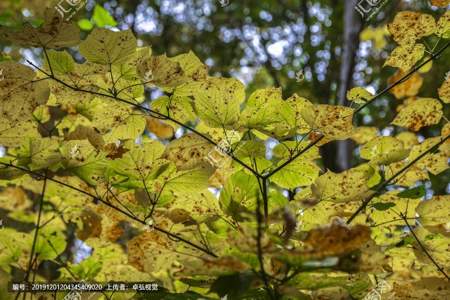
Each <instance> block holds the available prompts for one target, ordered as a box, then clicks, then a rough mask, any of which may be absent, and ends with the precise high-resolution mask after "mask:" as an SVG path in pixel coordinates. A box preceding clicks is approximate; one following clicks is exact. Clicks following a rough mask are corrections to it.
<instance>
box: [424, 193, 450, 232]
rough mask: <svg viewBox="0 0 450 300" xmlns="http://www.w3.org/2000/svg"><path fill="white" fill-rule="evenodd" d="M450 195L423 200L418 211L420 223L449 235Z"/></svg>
mask: <svg viewBox="0 0 450 300" xmlns="http://www.w3.org/2000/svg"><path fill="white" fill-rule="evenodd" d="M449 205H450V196H449V195H444V196H434V197H433V198H431V199H430V200H427V201H423V202H421V203H420V204H419V205H418V206H417V208H416V212H417V213H418V214H419V217H420V223H421V224H422V225H423V226H425V228H427V229H428V230H429V231H431V232H433V233H441V234H444V235H447V236H448V232H449V228H450V209H449V207H448V206H449Z"/></svg>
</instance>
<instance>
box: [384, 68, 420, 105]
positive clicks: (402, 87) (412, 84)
mask: <svg viewBox="0 0 450 300" xmlns="http://www.w3.org/2000/svg"><path fill="white" fill-rule="evenodd" d="M404 76H405V73H403V72H402V71H401V70H398V71H397V73H395V74H394V75H393V76H392V77H389V79H388V83H389V84H394V83H395V82H397V81H399V80H400V79H401V78H403V77H404ZM422 84H423V78H422V76H420V74H418V73H414V74H413V75H411V76H410V77H409V78H408V79H407V80H406V81H405V82H402V83H401V84H399V85H397V86H395V87H393V88H392V89H391V91H390V93H391V94H393V95H394V96H395V98H397V99H402V98H404V97H412V96H415V95H417V93H418V92H419V90H420V88H421V87H422Z"/></svg>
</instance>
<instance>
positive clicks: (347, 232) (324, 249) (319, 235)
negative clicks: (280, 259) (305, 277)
mask: <svg viewBox="0 0 450 300" xmlns="http://www.w3.org/2000/svg"><path fill="white" fill-rule="evenodd" d="M369 239H370V229H369V228H368V227H366V226H363V225H355V226H353V227H347V226H346V225H343V224H340V223H338V222H334V223H332V224H331V225H329V226H326V227H322V228H317V229H313V230H310V231H309V232H308V235H307V237H306V239H305V240H303V243H304V246H303V247H302V248H303V249H304V250H302V252H304V253H303V254H305V255H308V254H310V255H311V256H312V257H315V258H318V257H326V256H339V255H343V254H345V253H348V252H351V251H354V250H357V249H359V248H360V247H361V246H362V245H363V244H364V243H366V242H367V241H368V240H369Z"/></svg>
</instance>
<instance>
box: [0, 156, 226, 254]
mask: <svg viewBox="0 0 450 300" xmlns="http://www.w3.org/2000/svg"><path fill="white" fill-rule="evenodd" d="M0 165H4V166H7V167H11V168H15V169H17V170H20V171H23V172H25V173H28V174H30V175H34V176H36V177H39V178H43V179H47V180H49V181H52V182H54V183H57V184H60V185H62V186H65V187H67V188H70V189H72V190H74V191H77V192H79V193H82V194H84V195H86V196H89V197H91V198H92V199H94V200H95V201H98V202H101V203H103V204H104V205H106V206H108V207H110V208H112V209H114V210H116V211H118V212H120V213H122V214H123V215H125V216H127V217H129V218H130V219H132V220H134V221H136V222H138V223H140V224H143V225H147V224H146V223H145V221H143V220H140V219H139V218H136V217H135V216H133V215H132V214H130V213H128V212H127V211H125V210H122V209H120V208H118V207H117V206H114V205H113V204H111V203H109V202H107V201H105V200H103V199H100V198H99V197H98V196H95V195H93V194H91V193H89V192H86V191H84V190H82V189H79V188H77V187H74V186H72V185H70V184H67V183H65V182H62V181H59V180H57V179H54V178H50V177H48V176H46V175H43V174H40V173H37V172H34V171H31V170H28V169H26V168H23V167H19V166H15V165H12V164H7V163H4V162H0ZM153 229H155V230H156V231H159V232H161V233H164V234H166V235H167V236H169V237H171V238H173V239H176V240H178V241H180V242H183V243H185V244H188V245H189V246H191V247H193V248H195V249H197V250H200V251H202V252H204V253H206V254H208V255H210V256H212V257H218V256H217V255H216V254H214V253H213V252H212V251H210V250H208V249H205V248H203V247H201V246H199V245H197V244H194V243H192V242H190V241H189V240H187V239H186V238H184V237H182V236H179V235H178V234H174V233H171V232H169V231H167V230H165V229H162V228H160V227H158V226H153Z"/></svg>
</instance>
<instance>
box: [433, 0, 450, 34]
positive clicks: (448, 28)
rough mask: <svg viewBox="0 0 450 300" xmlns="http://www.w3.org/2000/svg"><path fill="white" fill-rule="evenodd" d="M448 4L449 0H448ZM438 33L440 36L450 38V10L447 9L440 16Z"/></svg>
mask: <svg viewBox="0 0 450 300" xmlns="http://www.w3.org/2000/svg"><path fill="white" fill-rule="evenodd" d="M447 5H449V2H448V1H447ZM436 35H437V36H440V37H442V38H444V39H449V38H450V11H448V10H447V11H446V12H445V13H444V14H443V15H442V16H441V17H440V18H439V21H438V23H437V30H436Z"/></svg>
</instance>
